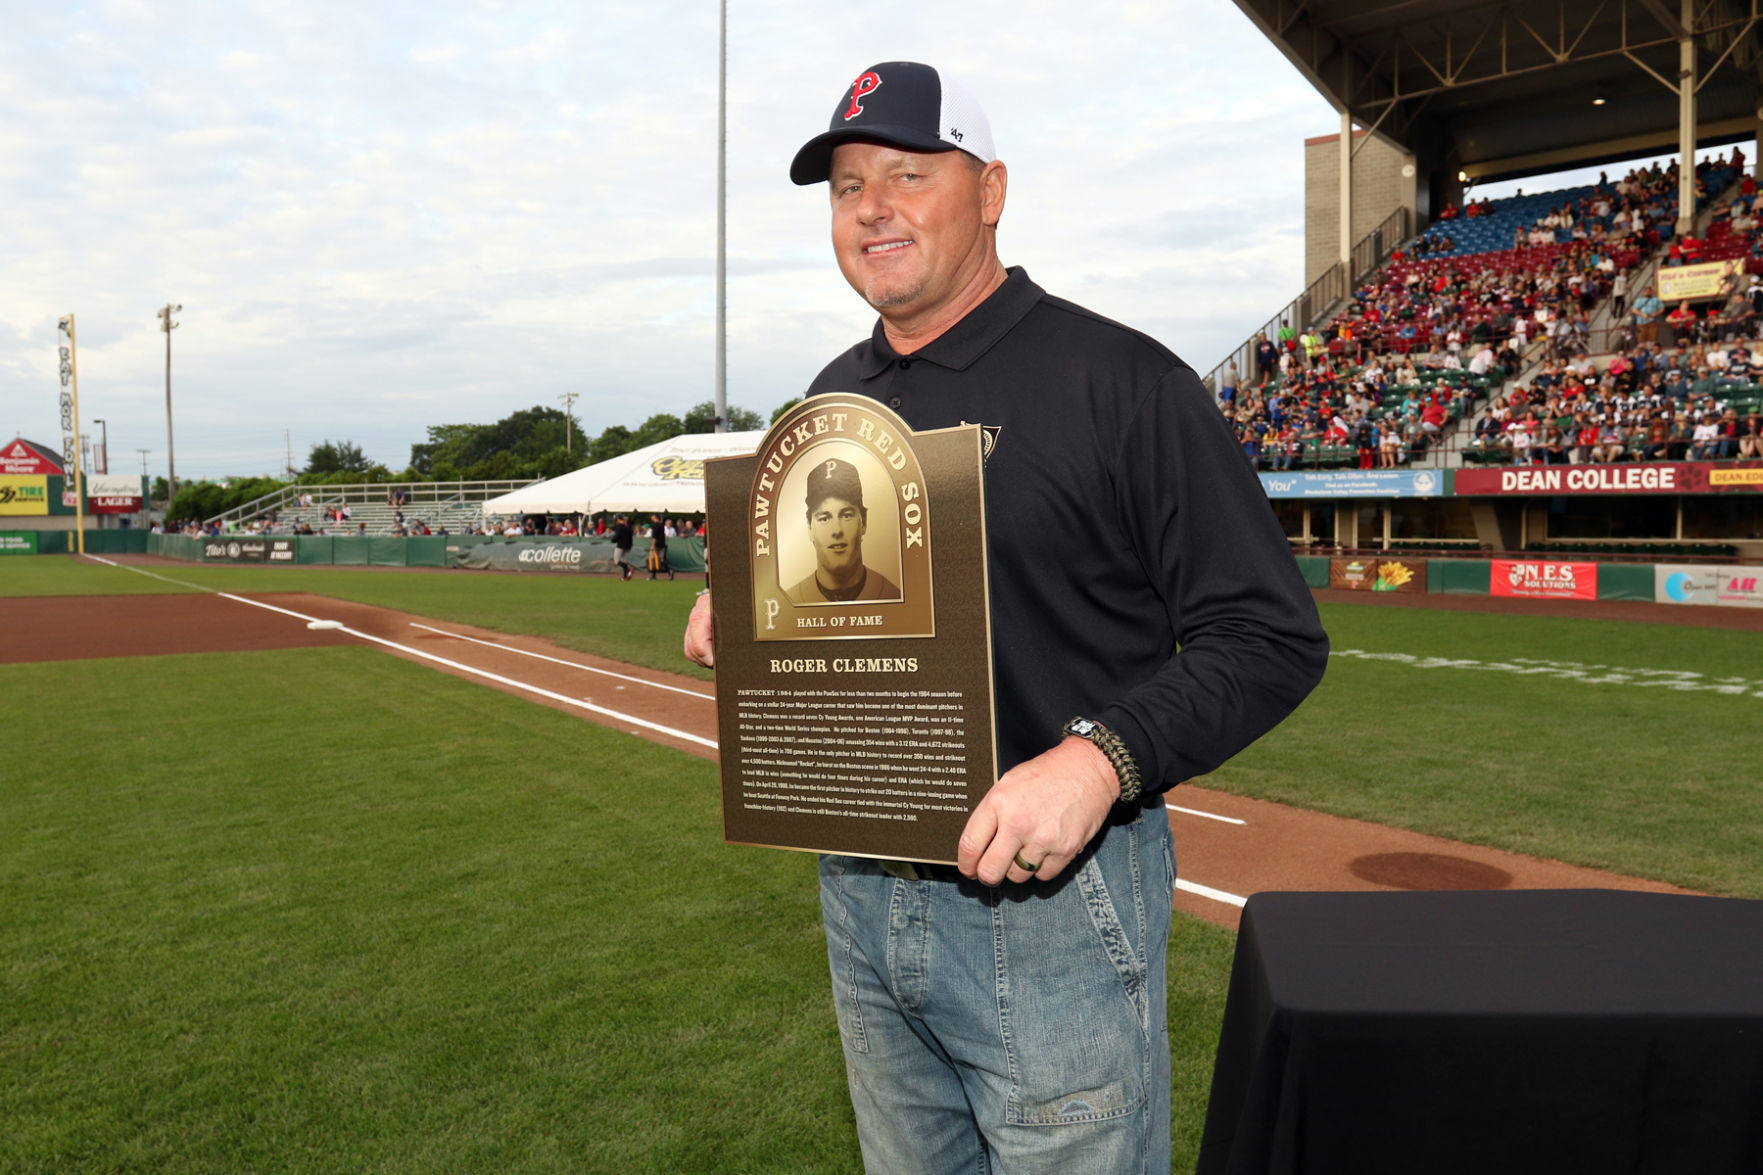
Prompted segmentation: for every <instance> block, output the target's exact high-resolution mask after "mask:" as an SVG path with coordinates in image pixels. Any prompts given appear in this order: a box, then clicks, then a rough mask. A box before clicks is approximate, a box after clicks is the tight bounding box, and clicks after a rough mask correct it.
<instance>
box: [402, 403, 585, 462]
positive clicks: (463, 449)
mask: <svg viewBox="0 0 1763 1175" xmlns="http://www.w3.org/2000/svg"><path fill="white" fill-rule="evenodd" d="M566 421H567V422H568V423H567V425H566V423H565V422H566ZM566 429H567V432H568V433H573V434H578V435H579V434H580V432H581V424H580V422H579V421H576V420H575V419H574V418H573V417H571V416H567V415H566V414H565V413H563V412H561V411H559V410H558V409H556V408H545V407H542V406H539V405H534V406H533V407H531V408H523V409H521V410H520V411H518V412H514V413H511V414H510V415H508V416H505V417H503V418H502V419H501V420H498V421H497V422H496V423H495V424H439V425H430V426H429V430H428V440H427V441H426V442H424V443H422V444H417V445H412V446H411V447H410V467H411V469H412V470H414V471H416V472H417V473H420V474H421V475H423V476H425V477H435V478H436V479H437V480H444V481H452V480H456V479H463V480H467V481H490V480H499V479H504V478H520V477H530V476H532V473H533V471H534V470H537V469H547V468H553V467H556V466H559V465H562V466H564V467H565V469H564V471H565V472H567V470H568V469H569V468H574V466H573V465H572V464H570V456H569V453H568V451H567V450H565V448H564V441H565V436H566ZM554 451H555V452H556V453H559V454H562V456H561V457H554V456H552V454H553V452H554ZM442 470H446V471H448V473H450V474H451V476H447V477H443V476H442V475H441V472H440V471H442Z"/></svg>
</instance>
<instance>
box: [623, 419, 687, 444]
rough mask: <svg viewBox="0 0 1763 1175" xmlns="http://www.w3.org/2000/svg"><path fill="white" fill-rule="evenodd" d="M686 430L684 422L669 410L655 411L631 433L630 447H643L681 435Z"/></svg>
mask: <svg viewBox="0 0 1763 1175" xmlns="http://www.w3.org/2000/svg"><path fill="white" fill-rule="evenodd" d="M685 431H686V422H685V421H683V420H681V419H680V418H679V417H677V416H675V415H674V414H673V413H671V412H657V413H656V414H655V415H653V416H651V417H650V418H649V419H647V420H645V421H643V423H642V424H640V425H638V426H637V430H636V431H635V432H633V433H632V434H631V448H633V449H643V448H647V447H648V446H650V445H653V444H658V443H659V442H661V441H665V440H671V439H672V438H674V437H677V436H681V435H683V434H684V433H685Z"/></svg>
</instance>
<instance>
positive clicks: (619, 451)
mask: <svg viewBox="0 0 1763 1175" xmlns="http://www.w3.org/2000/svg"><path fill="white" fill-rule="evenodd" d="M634 448H636V446H635V445H633V444H632V443H631V430H630V429H628V428H626V427H625V426H624V425H622V424H613V425H608V426H607V428H606V431H605V432H603V433H601V434H600V435H599V436H597V437H595V438H594V439H593V440H591V441H589V442H588V464H590V465H597V464H599V463H600V462H602V461H609V460H611V459H612V458H614V457H621V456H623V455H624V454H626V453H628V452H630V451H631V450H632V449H634Z"/></svg>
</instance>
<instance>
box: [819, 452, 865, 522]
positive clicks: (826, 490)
mask: <svg viewBox="0 0 1763 1175" xmlns="http://www.w3.org/2000/svg"><path fill="white" fill-rule="evenodd" d="M805 496H806V498H807V501H806V503H805V504H806V505H807V507H808V513H810V514H813V513H814V508H815V507H816V506H818V505H820V504H821V503H822V502H824V501H826V500H827V499H828V498H837V499H839V501H841V502H849V503H851V505H853V506H855V507H857V508H858V509H859V510H861V509H863V479H862V478H860V477H858V476H857V467H856V466H855V465H853V464H851V463H850V462H849V461H841V460H839V459H838V458H837V457H833V458H831V459H829V460H826V461H822V462H820V463H819V464H818V465H816V466H815V467H814V472H813V473H810V474H809V475H808V492H807V494H806V495H805Z"/></svg>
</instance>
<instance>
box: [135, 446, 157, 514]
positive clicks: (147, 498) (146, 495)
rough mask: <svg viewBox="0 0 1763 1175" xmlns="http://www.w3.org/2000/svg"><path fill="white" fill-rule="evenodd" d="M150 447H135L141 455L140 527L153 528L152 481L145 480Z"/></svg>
mask: <svg viewBox="0 0 1763 1175" xmlns="http://www.w3.org/2000/svg"><path fill="white" fill-rule="evenodd" d="M152 451H153V450H152V449H136V450H135V452H137V453H139V454H140V455H141V529H143V530H151V529H152V528H153V483H152V482H150V481H148V480H147V454H149V453H151V452H152Z"/></svg>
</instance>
